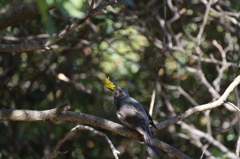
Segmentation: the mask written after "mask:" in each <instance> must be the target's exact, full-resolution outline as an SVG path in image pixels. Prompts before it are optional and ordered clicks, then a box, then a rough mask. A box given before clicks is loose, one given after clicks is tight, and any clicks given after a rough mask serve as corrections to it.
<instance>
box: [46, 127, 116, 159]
mask: <svg viewBox="0 0 240 159" xmlns="http://www.w3.org/2000/svg"><path fill="white" fill-rule="evenodd" d="M78 130H89V131H91V132H93V133H95V134H97V135H100V136H102V137H104V138H105V139H106V140H107V142H108V143H109V145H110V147H111V149H112V153H113V155H114V157H115V159H118V154H119V153H120V152H119V151H117V150H116V148H115V147H114V145H113V144H112V142H111V140H110V139H109V138H108V136H107V135H106V134H104V133H102V132H100V131H97V130H95V129H93V128H92V127H89V126H86V125H77V126H75V127H74V128H72V129H71V130H70V131H69V132H68V133H67V134H66V135H65V136H64V137H63V138H62V139H61V140H60V141H59V142H58V143H57V145H56V147H55V148H54V150H53V152H52V153H51V154H49V155H47V156H44V157H43V158H42V159H52V158H55V157H57V156H58V155H59V154H66V153H67V152H68V151H65V152H60V151H59V149H60V147H61V145H62V144H63V143H64V142H65V141H66V140H67V139H68V138H69V137H70V135H71V134H73V133H74V132H75V131H78Z"/></svg>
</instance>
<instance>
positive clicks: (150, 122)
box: [131, 98, 157, 129]
mask: <svg viewBox="0 0 240 159" xmlns="http://www.w3.org/2000/svg"><path fill="white" fill-rule="evenodd" d="M131 103H132V104H133V105H134V106H136V107H138V108H142V109H143V110H144V111H145V113H146V115H147V117H148V120H149V124H151V125H152V126H153V127H154V128H155V129H157V127H156V125H155V124H154V123H153V119H152V116H151V115H150V114H149V113H148V111H147V110H146V109H145V108H144V107H143V106H142V105H141V104H140V103H139V102H138V101H137V100H135V99H134V98H131Z"/></svg>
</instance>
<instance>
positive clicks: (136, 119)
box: [114, 87, 160, 157]
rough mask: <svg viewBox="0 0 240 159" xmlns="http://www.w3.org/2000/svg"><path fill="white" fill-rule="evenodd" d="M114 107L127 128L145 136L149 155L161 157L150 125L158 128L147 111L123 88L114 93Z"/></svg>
mask: <svg viewBox="0 0 240 159" xmlns="http://www.w3.org/2000/svg"><path fill="white" fill-rule="evenodd" d="M114 106H115V109H116V114H117V117H118V119H119V120H120V121H121V122H122V123H124V124H125V125H126V126H127V127H130V128H133V129H135V130H137V131H138V132H139V133H140V134H141V135H142V136H143V138H144V141H145V143H146V145H147V151H148V154H149V155H150V156H151V157H154V156H159V155H160V153H159V151H158V149H157V147H156V146H155V145H154V141H153V139H152V132H151V130H150V128H149V124H151V125H152V126H153V127H154V128H156V126H155V125H154V123H153V121H152V117H151V115H150V114H149V113H148V112H147V111H146V109H145V108H144V107H143V106H142V105H141V104H140V103H139V102H138V101H137V100H135V99H134V98H132V97H131V96H130V95H129V93H128V91H127V89H126V88H123V87H118V90H117V91H115V92H114ZM156 129H157V128H156Z"/></svg>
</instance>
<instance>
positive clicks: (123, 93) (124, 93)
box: [114, 87, 130, 98]
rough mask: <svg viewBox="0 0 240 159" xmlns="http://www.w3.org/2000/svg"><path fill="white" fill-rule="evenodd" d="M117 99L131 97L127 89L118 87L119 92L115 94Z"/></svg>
mask: <svg viewBox="0 0 240 159" xmlns="http://www.w3.org/2000/svg"><path fill="white" fill-rule="evenodd" d="M114 97H115V98H124V97H130V95H129V93H128V91H127V89H126V88H123V87H118V90H117V91H115V92H114Z"/></svg>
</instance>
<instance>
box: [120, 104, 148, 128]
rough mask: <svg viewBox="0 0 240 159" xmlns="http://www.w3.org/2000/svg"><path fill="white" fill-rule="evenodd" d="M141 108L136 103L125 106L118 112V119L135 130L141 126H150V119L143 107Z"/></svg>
mask: <svg viewBox="0 0 240 159" xmlns="http://www.w3.org/2000/svg"><path fill="white" fill-rule="evenodd" d="M140 106H141V105H140ZM140 106H139V105H136V104H135V103H129V104H124V105H123V106H122V107H121V108H120V109H119V110H118V113H117V114H118V117H119V118H120V120H122V122H124V123H125V124H127V125H130V126H131V127H133V128H136V127H139V126H140V125H142V126H143V125H144V126H146V125H148V124H149V123H148V117H147V114H146V113H145V111H144V109H143V107H142V106H141V107H140Z"/></svg>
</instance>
